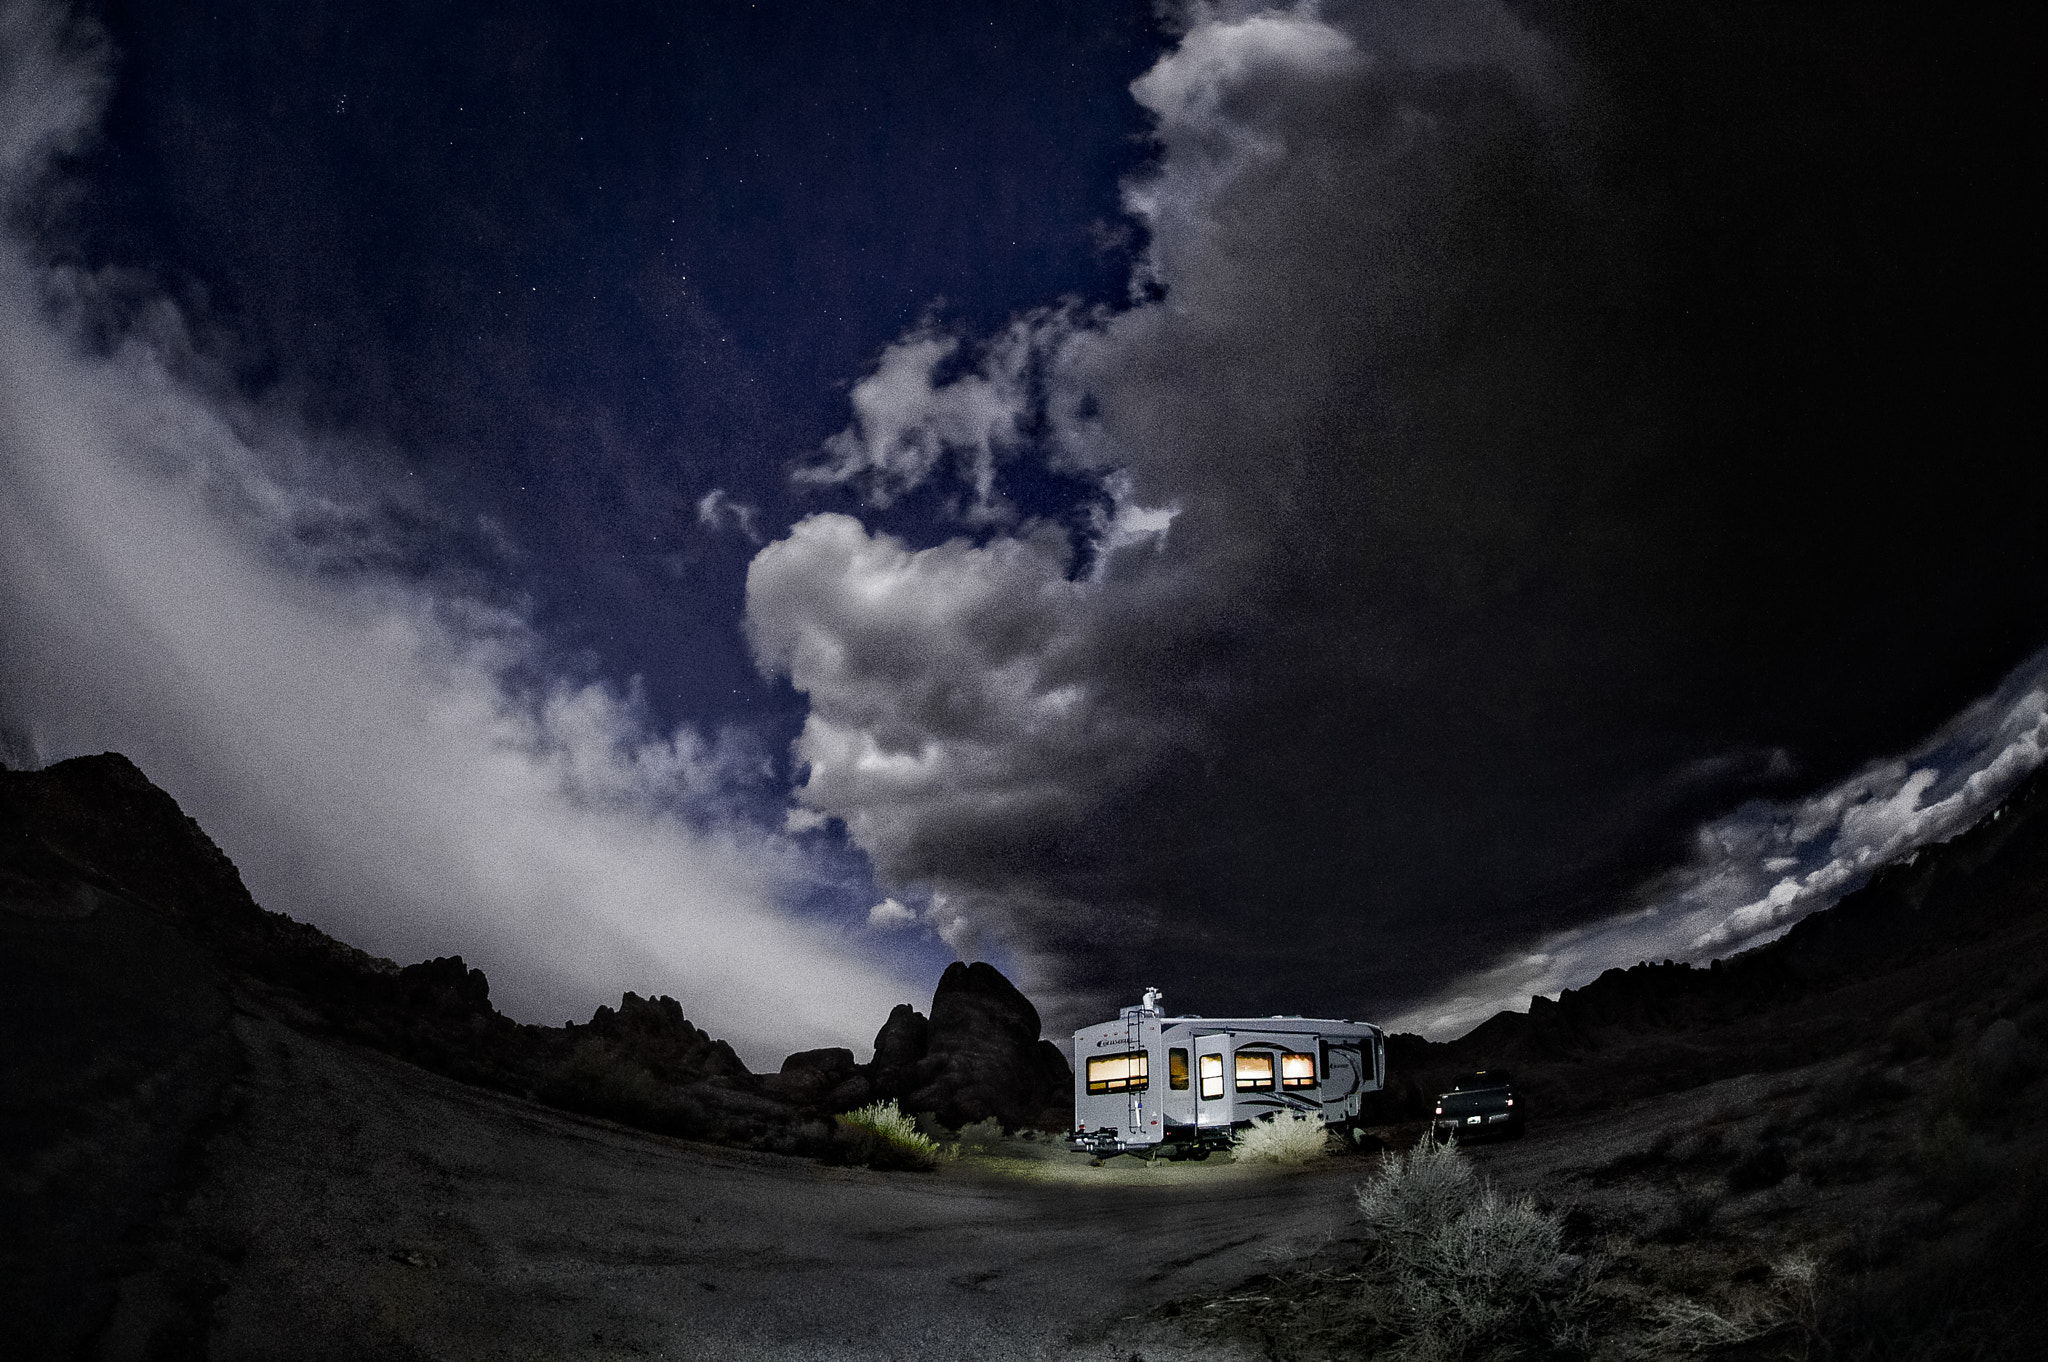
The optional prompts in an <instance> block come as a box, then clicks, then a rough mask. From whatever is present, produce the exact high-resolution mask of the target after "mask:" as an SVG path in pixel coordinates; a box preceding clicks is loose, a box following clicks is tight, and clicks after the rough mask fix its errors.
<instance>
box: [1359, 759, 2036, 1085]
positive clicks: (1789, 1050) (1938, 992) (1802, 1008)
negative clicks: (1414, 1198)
mask: <svg viewBox="0 0 2048 1362" xmlns="http://www.w3.org/2000/svg"><path fill="white" fill-rule="evenodd" d="M2044 1001H2048V773H2044V772H2036V773H2035V774H2034V775H2033V776H2031V777H2029V778H2028V779H2027V780H2026V781H2024V782H2022V783H2021V784H2020V785H2019V786H2018V787H2017V788H2016V789H2014V790H2013V792H2012V793H2011V794H2010V795H2009V796H2007V797H2006V799H2005V800H2004V801H2003V802H2002V803H2001V804H2000V805H1999V807H1998V809H1997V810H1996V811H1995V812H1994V813H1993V814H1992V815H1991V816H1990V817H1988V818H1986V819H1984V820H1983V821H1982V822H1980V823H1978V824H1977V825H1976V826H1975V827H1973V828H1971V829H1970V830H1968V831H1967V832H1964V833H1962V834H1960V835H1958V836H1956V837H1955V838H1953V839H1951V840H1950V841H1948V842H1945V843H1942V844H1940V845H1937V846H1933V847H1929V848H1926V849H1924V850H1923V851H1921V852H1920V853H1919V854H1917V855H1916V856H1915V857H1913V858H1912V859H1911V860H1909V861H1906V862H1902V863H1899V864H1896V865H1892V866H1887V867H1885V868H1884V869H1882V870H1880V871H1879V872H1878V873H1877V874H1876V875H1875V876H1874V877H1872V879H1871V880H1870V882H1869V883H1868V884H1866V885H1865V886H1864V887H1863V888H1861V889H1859V890H1857V891H1856V892H1854V893H1852V894H1849V895H1847V896H1846V897H1844V898H1843V899H1842V900H1841V901H1840V902H1839V903H1837V904H1836V905H1835V906H1834V907H1832V908H1829V909H1826V910H1824V911H1822V912H1818V913H1815V914H1813V915H1812V916H1810V917H1808V918H1806V919H1804V920H1803V921H1801V922H1799V923H1798V924H1797V925H1796V926H1794V927H1793V928H1792V929H1791V930H1790V931H1789V932H1787V933H1786V934H1785V935H1784V936H1783V937H1780V938H1779V939H1778V940H1777V941H1774V942H1772V943H1770V944H1769V945H1766V946H1761V947H1758V948H1756V949H1754V950H1750V951H1745V952H1743V953H1742V954H1741V955H1738V956H1734V957H1731V958H1729V959H1727V960H1717V961H1715V962H1713V964H1711V965H1710V966H1708V967H1706V968H1695V967H1693V966H1690V965H1683V964H1673V963H1670V962H1668V961H1667V962H1664V963H1661V964H1658V963H1651V962H1644V963H1643V964H1639V965H1636V966H1635V967H1633V968H1631V969H1625V970H1624V969H1612V970H1608V971H1607V972H1606V973H1604V974H1602V975H1601V976H1600V977H1599V978H1597V979H1595V980H1594V981H1593V982H1591V983H1589V984H1587V985H1586V986H1585V987H1583V988H1576V989H1567V990H1565V992H1564V993H1563V994H1562V995H1561V996H1560V997H1559V998H1558V999H1557V1000H1556V1001H1555V1002H1553V1001H1551V1000H1549V999H1547V998H1534V999H1531V1001H1530V1008H1529V1011H1528V1012H1526V1013H1516V1012H1503V1013H1500V1014H1498V1015H1496V1016H1495V1017H1493V1018H1492V1019H1491V1020H1490V1021H1487V1022H1485V1023H1484V1024H1482V1025H1481V1026H1479V1027H1477V1028H1476V1029H1474V1030H1473V1031H1471V1032H1470V1033H1468V1034H1467V1035H1465V1036H1462V1037H1460V1038H1459V1039H1457V1040H1455V1041H1450V1042H1445V1043H1432V1042H1428V1041H1424V1040H1422V1039H1421V1038H1419V1037H1416V1036H1396V1037H1393V1038H1392V1039H1391V1040H1390V1042H1389V1068H1390V1069H1391V1070H1392V1071H1393V1072H1394V1074H1395V1077H1396V1080H1397V1088H1398V1091H1397V1094H1396V1096H1397V1098H1398V1099H1399V1100H1400V1106H1399V1107H1398V1111H1399V1114H1401V1115H1403V1116H1413V1115H1419V1114H1420V1103H1421V1100H1422V1099H1423V1098H1424V1097H1427V1096H1428V1095H1429V1094H1430V1093H1431V1092H1433V1091H1434V1090H1435V1089H1436V1087H1437V1086H1438V1085H1439V1084H1440V1083H1441V1082H1442V1081H1443V1079H1444V1078H1445V1077H1447V1076H1448V1075H1450V1074H1452V1073H1455V1072H1458V1071H1461V1070H1465V1069H1472V1068H1484V1067H1488V1066H1495V1067H1509V1068H1512V1069H1514V1070H1516V1071H1517V1072H1518V1075H1519V1077H1520V1078H1521V1080H1522V1082H1523V1083H1524V1084H1525V1085H1526V1086H1527V1087H1528V1088H1529V1089H1530V1091H1531V1095H1532V1099H1533V1104H1534V1107H1535V1110H1536V1111H1537V1112H1538V1113H1542V1112H1546V1111H1547V1112H1552V1113H1557V1114H1563V1113H1566V1112H1575V1111H1588V1110H1595V1109H1598V1108H1601V1107H1605V1106H1609V1105H1615V1104H1620V1103H1625V1102H1629V1101H1633V1100H1636V1099H1638V1098H1641V1097H1645V1096H1648V1095H1651V1094H1653V1093H1659V1092H1671V1091H1676V1090H1679V1089H1683V1088H1689V1087H1693V1086H1696V1085H1698V1084H1701V1083H1705V1082H1711V1081H1713V1080H1716V1079H1720V1078H1727V1077H1731V1076H1734V1075H1737V1074H1744V1073H1755V1072H1772V1071H1777V1070H1783V1069H1791V1068H1796V1067H1798V1066H1801V1065H1805V1064H1811V1063H1813V1062H1815V1061H1817V1060H1820V1059H1823V1058H1827V1057H1829V1056H1832V1055H1838V1054H1843V1053H1846V1052H1848V1051H1852V1050H1857V1049H1861V1048H1864V1047H1867V1046H1871V1045H1873V1044H1896V1043H1909V1042H1905V1041H1901V1040H1900V1039H1899V1037H1900V1036H1901V1035H1903V1034H1904V1033H1906V1032H1910V1031H1912V1030H1913V1029H1914V1028H1915V1027H1916V1026H1917V1027H1922V1028H1925V1027H1928V1026H1934V1027H1948V1026H1953V1025H1955V1024H1958V1023H1960V1024H1965V1025H1968V1026H1972V1027H1974V1028H1977V1029H1981V1028H1983V1027H1984V1026H1986V1025H1988V1024H1989V1023H1990V1022H1992V1021H1993V1020H1996V1019H1998V1018H2001V1017H2009V1018H2012V1019H2014V1020H2015V1021H2017V1022H2019V1023H2020V1024H2021V1025H2022V1026H2023V1028H2034V1029H2038V1028H2039V1026H2040V1023H2041V1020H2042V1017H2041V1011H2042V1006H2043V1004H2044ZM1930 1019H1932V1020H1930ZM1388 1114H1389V1115H1392V1114H1393V1113H1392V1112H1390V1113H1388Z"/></svg>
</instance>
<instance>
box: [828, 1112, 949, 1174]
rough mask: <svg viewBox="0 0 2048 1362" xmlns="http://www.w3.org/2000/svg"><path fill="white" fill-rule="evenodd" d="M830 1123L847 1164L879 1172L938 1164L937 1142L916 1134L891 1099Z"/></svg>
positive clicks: (838, 1117) (915, 1129) (929, 1166)
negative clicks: (881, 1170) (842, 1147)
mask: <svg viewBox="0 0 2048 1362" xmlns="http://www.w3.org/2000/svg"><path fill="white" fill-rule="evenodd" d="M832 1119H833V1120H834V1122H836V1123H837V1125H838V1127H839V1136H840V1141H841V1143H842V1145H843V1146H844V1150H845V1157H846V1160H847V1162H849V1163H864V1164H866V1165H867V1166H868V1167H870V1168H880V1169H892V1168H893V1169H925V1168H931V1167H933V1166H934V1165H936V1164H937V1163H938V1160H939V1146H938V1142H937V1141H935V1140H933V1139H932V1138H931V1137H930V1136H928V1135H923V1134H920V1133H919V1132H918V1129H917V1126H916V1124H915V1123H913V1122H912V1121H911V1119H910V1118H909V1117H908V1116H905V1115H904V1114H903V1112H902V1109H901V1108H899V1107H898V1106H897V1105H896V1101H895V1099H894V1098H891V1099H889V1100H888V1101H886V1102H870V1103H869V1104H868V1105H867V1106H864V1107H861V1108H859V1109H858V1110H856V1111H849V1112H847V1113H846V1114H845V1115H844V1116H835V1117H833V1118H832Z"/></svg>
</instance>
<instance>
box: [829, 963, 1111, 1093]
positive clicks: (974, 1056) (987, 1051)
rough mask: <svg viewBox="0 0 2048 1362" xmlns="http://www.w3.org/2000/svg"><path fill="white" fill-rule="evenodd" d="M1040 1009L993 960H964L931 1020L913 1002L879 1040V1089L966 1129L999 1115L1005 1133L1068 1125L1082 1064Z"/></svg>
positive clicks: (875, 1076) (943, 981)
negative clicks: (1043, 1021) (1051, 1036)
mask: <svg viewBox="0 0 2048 1362" xmlns="http://www.w3.org/2000/svg"><path fill="white" fill-rule="evenodd" d="M1039 1032H1040V1022H1039V1017H1038V1009H1037V1008H1035V1007H1033V1006H1032V1005H1031V1000H1030V999H1029V998H1026V997H1025V996H1024V995H1023V994H1022V993H1020V992H1019V991H1018V990H1017V987H1016V985H1014V984H1012V983H1011V982H1010V981H1009V980H1008V979H1005V978H1004V977H1003V975H1002V973H1001V972H1000V971H999V970H997V969H996V968H995V967H994V966H993V965H989V964H984V963H982V962H979V961H977V962H975V963H974V964H971V965H970V964H966V963H963V962H960V961H955V962H954V963H952V964H951V965H948V966H947V967H946V972H945V974H944V975H942V976H941V977H940V979H939V986H938V990H937V991H936V992H935V993H934V994H933V995H932V1011H931V1018H930V1020H929V1021H927V1020H926V1019H925V1018H924V1017H922V1016H920V1015H918V1013H917V1012H916V1011H915V1010H914V1009H912V1008H911V1007H910V1006H908V1005H907V1004H905V1005H900V1006H898V1007H897V1008H896V1009H895V1011H893V1012H892V1013H890V1015H889V1020H888V1021H887V1022H886V1023H885V1024H884V1025H883V1027H882V1030H881V1032H880V1033H879V1034H878V1035H877V1036H876V1037H875V1060H874V1063H873V1064H872V1065H871V1066H870V1072H871V1076H872V1080H873V1086H874V1090H875V1092H876V1093H877V1095H880V1096H888V1097H895V1098H896V1099H897V1100H898V1101H899V1102H900V1103H901V1105H902V1106H903V1107H904V1109H905V1110H907V1111H913V1112H924V1111H929V1112H932V1113H934V1114H935V1115H936V1116H937V1117H938V1119H939V1120H940V1121H941V1122H943V1123H944V1124H946V1125H948V1126H952V1127H955V1128H958V1127H960V1126H963V1125H967V1124H970V1123H971V1122H975V1121H981V1120H986V1119H988V1118H989V1117H994V1118H995V1119H996V1120H998V1121H1000V1122H1001V1123H1002V1124H1003V1127H1004V1128H1005V1129H1006V1130H1015V1129H1017V1128H1019V1127H1023V1126H1032V1127H1041V1128H1047V1129H1065V1128H1066V1127H1067V1126H1069V1125H1071V1124H1072V1120H1073V1071H1072V1069H1070V1068H1069V1067H1068V1065H1067V1061H1066V1057H1065V1056H1064V1055H1062V1054H1061V1053H1060V1052H1059V1049H1058V1047H1057V1046H1055V1045H1053V1044H1052V1043H1051V1042H1050V1041H1047V1040H1044V1039H1043V1038H1042V1037H1041V1036H1040V1034H1039Z"/></svg>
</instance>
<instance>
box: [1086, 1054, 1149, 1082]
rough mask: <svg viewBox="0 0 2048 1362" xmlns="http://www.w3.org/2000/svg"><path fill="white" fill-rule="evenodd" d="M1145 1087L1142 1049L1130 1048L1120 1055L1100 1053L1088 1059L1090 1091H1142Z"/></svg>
mask: <svg viewBox="0 0 2048 1362" xmlns="http://www.w3.org/2000/svg"><path fill="white" fill-rule="evenodd" d="M1145 1087H1146V1076H1145V1052H1144V1051H1143V1050H1131V1051H1128V1052H1126V1053H1124V1054H1121V1055H1100V1056H1097V1057H1096V1058H1094V1059H1091V1060H1089V1061H1088V1091H1090V1092H1143V1091H1144V1090H1145Z"/></svg>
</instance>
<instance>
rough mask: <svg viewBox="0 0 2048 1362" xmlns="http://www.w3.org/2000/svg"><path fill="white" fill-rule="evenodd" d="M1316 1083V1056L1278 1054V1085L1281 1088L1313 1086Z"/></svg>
mask: <svg viewBox="0 0 2048 1362" xmlns="http://www.w3.org/2000/svg"><path fill="white" fill-rule="evenodd" d="M1315 1085H1316V1057H1315V1056H1314V1055H1282V1056H1280V1086H1281V1087H1283V1088H1313V1087H1314V1086H1315Z"/></svg>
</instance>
